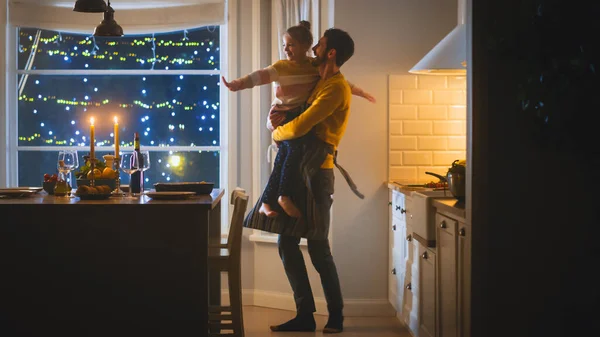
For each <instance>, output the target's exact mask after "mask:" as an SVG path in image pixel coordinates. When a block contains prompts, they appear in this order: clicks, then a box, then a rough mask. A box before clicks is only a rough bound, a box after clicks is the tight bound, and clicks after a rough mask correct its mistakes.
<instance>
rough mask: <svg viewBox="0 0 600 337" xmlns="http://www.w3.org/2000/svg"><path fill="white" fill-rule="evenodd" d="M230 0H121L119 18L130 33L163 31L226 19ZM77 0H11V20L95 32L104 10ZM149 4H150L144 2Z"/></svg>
mask: <svg viewBox="0 0 600 337" xmlns="http://www.w3.org/2000/svg"><path fill="white" fill-rule="evenodd" d="M225 3H226V0H185V1H183V0H162V1H152V0H150V1H142V0H138V1H131V0H129V1H119V0H114V1H112V2H111V6H112V7H113V8H114V9H115V20H116V21H117V23H118V24H119V25H121V27H123V30H124V32H125V34H126V35H135V34H143V33H148V32H152V33H161V32H171V31H177V30H184V29H190V28H194V27H201V26H212V25H221V24H223V23H225ZM74 4H75V0H70V1H58V0H44V1H41V0H9V14H8V18H9V23H10V24H12V25H14V26H17V27H32V28H42V29H48V30H56V31H63V32H72V33H90V34H91V33H92V32H93V31H94V28H95V27H96V26H97V25H98V24H99V23H100V22H101V21H102V19H103V14H102V13H78V12H74V11H73V5H74ZM141 5H146V6H141Z"/></svg>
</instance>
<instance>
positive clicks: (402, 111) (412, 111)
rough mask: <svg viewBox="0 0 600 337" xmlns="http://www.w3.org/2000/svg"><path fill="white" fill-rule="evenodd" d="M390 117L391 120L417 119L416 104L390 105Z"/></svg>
mask: <svg viewBox="0 0 600 337" xmlns="http://www.w3.org/2000/svg"><path fill="white" fill-rule="evenodd" d="M390 119H391V120H407V119H417V106H416V105H400V104H394V105H390Z"/></svg>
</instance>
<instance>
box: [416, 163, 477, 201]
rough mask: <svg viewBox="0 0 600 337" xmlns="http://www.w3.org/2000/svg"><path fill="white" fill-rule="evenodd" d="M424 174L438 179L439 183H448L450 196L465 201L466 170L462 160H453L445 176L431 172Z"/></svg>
mask: <svg viewBox="0 0 600 337" xmlns="http://www.w3.org/2000/svg"><path fill="white" fill-rule="evenodd" d="M425 174H429V175H432V176H434V177H437V178H439V179H440V180H441V181H445V182H447V183H448V189H449V190H450V193H452V195H453V196H454V197H455V198H456V199H458V200H460V201H464V200H465V185H466V182H467V168H466V167H465V162H464V161H463V160H458V159H457V160H455V161H453V162H452V166H451V167H450V168H449V169H448V173H446V176H445V177H444V176H442V175H439V174H437V173H433V172H425Z"/></svg>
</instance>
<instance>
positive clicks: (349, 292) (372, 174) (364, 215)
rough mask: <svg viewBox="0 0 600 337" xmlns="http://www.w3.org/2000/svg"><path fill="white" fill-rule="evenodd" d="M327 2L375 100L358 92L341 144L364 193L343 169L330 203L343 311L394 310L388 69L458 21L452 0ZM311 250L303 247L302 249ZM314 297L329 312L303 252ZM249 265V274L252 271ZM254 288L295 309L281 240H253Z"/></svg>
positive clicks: (409, 61) (352, 71) (267, 301)
mask: <svg viewBox="0 0 600 337" xmlns="http://www.w3.org/2000/svg"><path fill="white" fill-rule="evenodd" d="M323 2H324V3H330V5H331V9H330V14H331V15H333V20H334V21H333V22H334V26H335V27H336V28H341V29H344V30H346V31H348V32H349V33H350V35H351V36H352V37H353V39H354V41H355V44H356V51H355V54H354V56H353V57H352V58H351V59H350V60H349V61H348V63H347V64H345V65H344V66H343V67H342V72H343V73H344V75H345V76H346V78H348V79H350V80H351V81H352V82H354V83H356V84H358V85H359V86H361V87H362V88H365V89H366V90H368V91H369V92H371V93H372V94H373V95H374V96H375V97H376V98H377V100H378V101H377V103H376V104H371V103H368V102H367V101H365V100H363V99H360V98H356V97H355V98H353V101H352V111H351V117H350V121H349V125H348V129H347V131H346V135H345V136H344V138H343V140H342V142H341V144H340V148H339V151H340V153H339V158H338V159H339V163H340V164H341V165H342V166H344V168H346V169H347V170H348V171H349V172H350V174H351V175H352V177H353V179H354V180H355V182H356V184H357V185H358V187H359V189H360V190H361V191H362V192H363V193H364V194H365V196H366V197H365V199H364V200H360V199H358V198H357V197H356V196H355V195H354V194H353V193H352V192H351V191H350V189H349V188H348V186H347V184H346V182H345V181H344V179H343V178H342V177H341V175H340V174H339V172H338V171H336V172H335V174H336V178H337V179H336V180H337V181H336V186H335V189H336V193H335V197H334V200H335V202H334V205H333V210H332V211H333V223H332V239H331V240H332V250H333V255H334V258H335V260H336V263H337V267H338V272H339V274H340V279H341V284H342V292H343V295H344V300H345V303H346V310H345V314H346V315H347V316H352V315H385V314H390V315H393V314H394V313H393V311H392V308H391V306H390V305H389V303H388V300H387V276H388V273H389V272H390V271H389V270H388V267H387V261H388V258H387V254H388V253H387V243H388V230H387V223H388V215H387V213H388V192H387V187H386V184H385V183H386V182H387V180H388V165H389V163H388V133H389V129H388V114H389V111H388V77H389V75H391V74H402V75H405V74H407V71H408V70H409V69H410V68H411V67H412V66H413V65H414V64H415V63H416V62H417V61H418V60H419V59H420V58H421V57H422V56H423V55H425V54H426V53H427V52H428V51H429V50H430V49H431V48H432V47H433V46H434V45H435V44H436V43H437V42H438V41H439V40H441V39H442V38H443V37H444V36H445V35H446V34H447V33H448V32H449V31H450V30H451V29H452V28H453V27H454V26H455V25H456V23H457V4H456V1H452V0H429V1H413V0H337V1H335V3H334V1H332V0H330V1H327V0H323ZM305 253H306V252H305ZM305 259H306V262H307V268H308V269H309V274H310V275H309V277H310V279H311V285H312V289H313V292H314V294H315V299H316V302H317V313H322V314H326V313H327V311H326V308H325V301H324V298H323V293H322V289H321V284H320V281H319V278H318V276H317V275H316V273H315V272H314V268H313V267H312V265H311V263H310V259H309V258H308V256H307V254H305ZM249 274H250V272H249V271H247V270H246V271H245V272H244V277H245V278H247V277H250V275H249ZM253 276H254V288H253V289H249V288H247V289H246V292H247V293H248V294H250V293H251V294H253V295H254V297H252V296H248V297H247V298H246V299H247V301H246V304H250V301H253V302H252V303H254V304H257V305H266V306H272V307H277V308H284V309H290V310H293V308H294V305H293V298H292V296H291V289H290V286H289V284H288V281H287V279H286V277H285V274H284V272H283V267H282V266H281V261H280V260H279V256H278V253H277V247H276V245H275V244H272V243H254V275H253Z"/></svg>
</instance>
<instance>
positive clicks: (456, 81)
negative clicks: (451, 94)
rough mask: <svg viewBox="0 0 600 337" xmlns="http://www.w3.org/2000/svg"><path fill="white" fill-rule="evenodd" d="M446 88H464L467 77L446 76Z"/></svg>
mask: <svg viewBox="0 0 600 337" xmlns="http://www.w3.org/2000/svg"><path fill="white" fill-rule="evenodd" d="M448 88H449V89H461V90H466V88H467V77H466V76H448Z"/></svg>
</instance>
